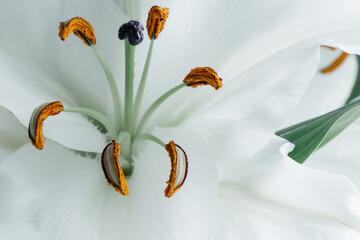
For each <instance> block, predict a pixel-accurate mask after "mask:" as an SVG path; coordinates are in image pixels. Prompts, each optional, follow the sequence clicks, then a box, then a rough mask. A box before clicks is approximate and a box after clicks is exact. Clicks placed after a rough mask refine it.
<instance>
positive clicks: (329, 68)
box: [321, 52, 349, 74]
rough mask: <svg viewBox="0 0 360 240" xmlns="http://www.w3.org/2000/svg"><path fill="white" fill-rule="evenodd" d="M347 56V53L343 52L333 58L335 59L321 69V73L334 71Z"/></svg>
mask: <svg viewBox="0 0 360 240" xmlns="http://www.w3.org/2000/svg"><path fill="white" fill-rule="evenodd" d="M348 56H349V54H348V53H346V52H343V53H342V54H341V55H340V56H339V57H338V58H337V59H335V61H334V62H333V63H332V64H331V65H330V66H328V67H327V68H324V69H323V70H321V73H322V74H326V73H331V72H333V71H335V70H336V69H337V68H338V67H340V66H341V64H343V62H344V61H345V60H346V58H347V57H348Z"/></svg>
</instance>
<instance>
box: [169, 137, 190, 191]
mask: <svg viewBox="0 0 360 240" xmlns="http://www.w3.org/2000/svg"><path fill="white" fill-rule="evenodd" d="M177 148H178V150H179V151H177ZM165 149H166V151H167V152H168V153H169V157H170V161H171V170H170V176H169V180H168V181H167V182H166V183H167V184H168V185H167V187H166V189H165V197H168V198H170V197H172V196H173V195H174V194H175V193H176V192H177V191H178V190H179V189H180V188H181V187H182V185H183V184H184V182H185V179H186V176H187V171H188V160H187V156H186V153H185V151H184V150H183V149H182V148H181V147H180V146H179V145H176V144H175V143H174V141H170V142H169V144H166V145H165ZM178 154H180V156H178ZM179 161H180V162H179ZM183 161H184V162H183ZM178 162H179V167H180V169H177V168H178ZM182 164H185V165H183V167H184V169H182V167H181V165H182ZM178 170H179V171H178ZM177 174H178V175H179V176H177Z"/></svg>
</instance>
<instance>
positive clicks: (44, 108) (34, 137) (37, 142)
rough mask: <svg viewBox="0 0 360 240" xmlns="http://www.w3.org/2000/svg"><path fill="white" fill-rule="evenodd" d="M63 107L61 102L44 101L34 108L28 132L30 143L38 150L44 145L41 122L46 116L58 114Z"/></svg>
mask: <svg viewBox="0 0 360 240" xmlns="http://www.w3.org/2000/svg"><path fill="white" fill-rule="evenodd" d="M63 109H64V107H63V105H62V103H61V102H59V101H57V102H51V103H44V104H42V105H40V106H38V107H37V108H35V109H34V111H33V113H32V115H31V118H30V123H29V129H28V134H29V138H30V140H31V143H32V144H33V145H34V146H35V147H36V148H37V149H39V150H41V149H43V147H44V139H43V138H44V134H43V122H44V120H45V119H46V118H47V117H48V116H54V115H56V114H59V113H60V112H61V111H62V110H63Z"/></svg>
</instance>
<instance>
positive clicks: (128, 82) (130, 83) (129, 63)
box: [124, 38, 135, 132]
mask: <svg viewBox="0 0 360 240" xmlns="http://www.w3.org/2000/svg"><path fill="white" fill-rule="evenodd" d="M134 55H135V46H133V45H131V44H130V42H129V39H128V38H126V39H125V114H124V122H125V127H124V128H125V130H126V131H128V132H131V130H132V121H131V120H132V117H131V116H132V105H133V91H134V89H133V88H134Z"/></svg>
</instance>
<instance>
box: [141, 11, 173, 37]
mask: <svg viewBox="0 0 360 240" xmlns="http://www.w3.org/2000/svg"><path fill="white" fill-rule="evenodd" d="M168 15H169V8H160V7H159V6H153V7H152V8H151V9H150V11H149V16H148V19H147V22H146V28H147V30H148V35H149V38H150V39H152V38H155V39H157V38H158V36H159V34H160V33H161V31H162V30H163V29H164V25H165V22H166V19H167V17H168Z"/></svg>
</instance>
